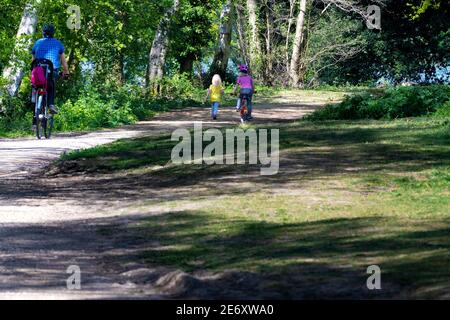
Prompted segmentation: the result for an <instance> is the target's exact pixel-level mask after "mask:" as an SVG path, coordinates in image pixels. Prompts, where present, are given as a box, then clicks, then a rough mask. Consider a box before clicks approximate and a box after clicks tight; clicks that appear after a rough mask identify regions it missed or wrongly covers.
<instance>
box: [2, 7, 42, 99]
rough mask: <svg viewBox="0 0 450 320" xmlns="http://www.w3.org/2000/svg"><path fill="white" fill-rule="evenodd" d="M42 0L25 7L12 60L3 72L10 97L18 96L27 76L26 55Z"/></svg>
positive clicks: (34, 30)
mask: <svg viewBox="0 0 450 320" xmlns="http://www.w3.org/2000/svg"><path fill="white" fill-rule="evenodd" d="M40 2H41V0H31V1H29V2H27V4H26V5H25V9H24V11H23V14H22V19H21V21H20V25H19V29H18V31H17V35H16V43H15V46H14V51H13V54H12V56H11V59H10V64H9V66H8V67H6V68H5V70H3V78H5V79H6V81H7V83H8V84H7V88H6V89H7V91H8V93H9V95H11V96H16V95H17V92H18V91H19V88H20V84H21V83H22V79H23V77H24V75H25V70H26V67H27V61H26V58H25V57H24V53H26V52H29V50H30V47H31V44H32V37H33V35H34V33H35V32H36V26H37V11H38V10H37V7H38V5H39V4H40Z"/></svg>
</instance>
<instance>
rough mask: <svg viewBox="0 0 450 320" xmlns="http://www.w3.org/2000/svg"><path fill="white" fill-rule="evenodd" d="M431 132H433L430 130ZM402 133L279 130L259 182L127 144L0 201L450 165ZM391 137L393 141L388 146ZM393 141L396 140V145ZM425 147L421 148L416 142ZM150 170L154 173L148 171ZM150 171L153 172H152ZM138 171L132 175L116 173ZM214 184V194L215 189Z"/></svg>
mask: <svg viewBox="0 0 450 320" xmlns="http://www.w3.org/2000/svg"><path fill="white" fill-rule="evenodd" d="M437 128H438V127H437ZM410 130H411V129H410V128H408V127H406V126H405V127H391V128H383V127H379V128H364V127H363V128H354V127H349V128H345V127H344V128H342V127H339V128H336V127H333V125H330V128H329V129H322V130H317V129H316V128H314V127H312V128H311V127H308V126H306V127H302V126H295V127H289V126H288V127H283V129H282V130H281V136H280V141H281V150H282V153H281V161H280V170H279V173H278V174H277V175H274V176H261V175H260V169H261V167H260V166H258V165H253V166H246V165H241V166H237V165H236V166H228V165H216V166H206V165H184V166H171V165H166V164H167V162H168V161H169V160H170V153H171V147H172V146H173V145H174V142H170V137H168V136H166V137H163V138H161V137H159V138H157V137H155V138H142V139H137V140H132V141H130V142H126V143H125V144H124V147H123V148H122V149H123V150H122V149H120V148H116V149H113V150H112V151H107V152H106V153H104V154H99V155H98V156H97V157H94V158H87V159H79V160H75V161H63V162H60V163H59V164H58V165H57V167H54V168H53V169H54V171H55V172H56V176H53V175H52V176H44V177H41V176H40V175H37V176H36V177H35V178H33V179H28V180H14V181H11V180H7V179H1V180H0V199H4V200H7V201H8V203H10V204H14V203H15V204H19V203H20V202H21V201H23V200H24V199H26V198H33V199H39V198H48V197H57V198H59V199H68V200H76V201H80V202H81V203H82V204H83V203H88V202H90V201H98V200H102V201H108V200H138V199H152V200H182V199H188V198H192V197H197V198H201V197H213V196H215V195H226V194H229V195H232V194H239V193H242V192H249V191H251V192H258V191H261V192H272V191H274V190H275V191H276V190H282V189H283V188H291V190H293V191H295V189H301V188H302V187H303V186H307V185H308V183H309V182H310V181H311V180H317V181H320V180H326V179H329V178H332V177H333V176H337V175H352V174H371V173H377V172H382V171H389V172H392V173H403V172H419V171H423V170H427V169H432V168H439V167H446V166H449V165H450V150H447V149H444V148H442V147H441V146H442V144H443V143H444V142H443V141H447V140H445V139H448V136H447V138H446V136H445V135H440V136H439V137H435V139H436V141H437V142H436V143H434V140H433V139H432V136H431V135H430V134H429V133H428V132H425V133H423V134H420V133H419V134H415V135H409V132H410ZM393 137H394V138H393ZM395 137H399V138H398V141H397V139H396V138H395ZM422 138H423V139H424V141H421V139H422ZM155 166H156V167H155ZM149 168H152V169H151V170H150V169H149ZM129 169H133V170H136V169H139V170H138V171H137V172H129V171H123V170H129ZM217 184H220V188H217Z"/></svg>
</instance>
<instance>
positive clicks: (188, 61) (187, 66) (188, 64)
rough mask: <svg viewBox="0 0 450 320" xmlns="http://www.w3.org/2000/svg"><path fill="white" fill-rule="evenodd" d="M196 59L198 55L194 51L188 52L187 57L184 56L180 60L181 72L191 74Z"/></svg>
mask: <svg viewBox="0 0 450 320" xmlns="http://www.w3.org/2000/svg"><path fill="white" fill-rule="evenodd" d="M195 60H196V57H195V55H194V54H192V53H191V54H188V55H187V56H186V57H183V58H182V59H181V61H180V73H186V74H188V75H189V76H191V75H192V70H193V68H194V61H195Z"/></svg>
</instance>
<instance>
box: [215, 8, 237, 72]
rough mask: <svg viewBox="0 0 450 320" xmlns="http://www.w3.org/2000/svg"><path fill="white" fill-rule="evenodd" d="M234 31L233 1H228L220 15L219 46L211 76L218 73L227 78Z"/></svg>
mask: <svg viewBox="0 0 450 320" xmlns="http://www.w3.org/2000/svg"><path fill="white" fill-rule="evenodd" d="M232 30H233V4H232V1H231V0H228V1H227V3H226V4H225V5H224V6H223V8H222V13H221V15H220V36H219V46H218V50H217V52H216V54H215V56H214V59H213V63H212V65H211V69H210V73H211V74H212V73H218V74H220V75H221V76H222V77H225V75H226V72H227V68H228V60H229V59H230V51H231V36H232Z"/></svg>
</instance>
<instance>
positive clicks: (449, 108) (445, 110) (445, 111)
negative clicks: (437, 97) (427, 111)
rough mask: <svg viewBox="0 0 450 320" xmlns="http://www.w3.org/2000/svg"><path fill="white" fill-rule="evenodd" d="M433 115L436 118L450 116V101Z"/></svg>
mask: <svg viewBox="0 0 450 320" xmlns="http://www.w3.org/2000/svg"><path fill="white" fill-rule="evenodd" d="M433 116H434V117H436V118H450V101H447V103H445V104H444V105H443V106H442V107H440V108H438V109H437V111H436V113H435V114H434V115H433Z"/></svg>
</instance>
